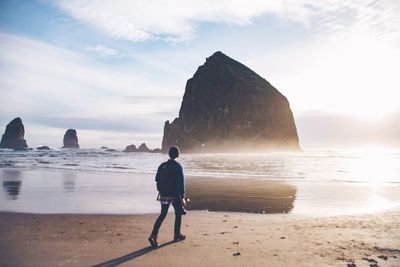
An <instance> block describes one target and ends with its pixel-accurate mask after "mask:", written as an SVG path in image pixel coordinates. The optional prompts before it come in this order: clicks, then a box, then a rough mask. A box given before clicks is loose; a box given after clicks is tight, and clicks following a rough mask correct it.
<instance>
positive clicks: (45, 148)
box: [36, 146, 50, 150]
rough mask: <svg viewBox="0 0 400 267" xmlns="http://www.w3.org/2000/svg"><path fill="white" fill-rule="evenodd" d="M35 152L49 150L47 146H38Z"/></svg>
mask: <svg viewBox="0 0 400 267" xmlns="http://www.w3.org/2000/svg"><path fill="white" fill-rule="evenodd" d="M36 150H50V147H48V146H38V147H37V148H36Z"/></svg>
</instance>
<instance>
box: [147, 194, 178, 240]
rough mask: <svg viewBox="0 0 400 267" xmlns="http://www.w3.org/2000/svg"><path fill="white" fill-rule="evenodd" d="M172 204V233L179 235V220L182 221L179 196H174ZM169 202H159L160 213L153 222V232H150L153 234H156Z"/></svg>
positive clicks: (165, 214)
mask: <svg viewBox="0 0 400 267" xmlns="http://www.w3.org/2000/svg"><path fill="white" fill-rule="evenodd" d="M172 206H173V207H174V210H175V227H174V235H175V236H179V234H180V233H181V221H182V203H181V200H180V199H179V198H175V199H174V200H173V201H172ZM168 208H169V204H161V213H160V216H158V218H157V220H156V222H155V223H154V227H153V232H152V233H151V234H152V235H153V236H157V235H158V230H160V227H161V224H162V222H163V221H164V219H165V217H166V216H167V213H168Z"/></svg>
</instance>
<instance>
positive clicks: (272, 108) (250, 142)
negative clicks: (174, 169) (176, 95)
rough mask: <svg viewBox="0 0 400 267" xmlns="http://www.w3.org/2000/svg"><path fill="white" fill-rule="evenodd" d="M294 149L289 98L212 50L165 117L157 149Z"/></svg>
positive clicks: (296, 146)
mask: <svg viewBox="0 0 400 267" xmlns="http://www.w3.org/2000/svg"><path fill="white" fill-rule="evenodd" d="M170 146H178V147H179V148H180V149H181V151H183V152H200V151H207V152H219V151H220V152H223V151H262V150H270V149H285V150H287V149H294V150H297V149H300V146H299V139H298V136H297V130H296V125H295V122H294V119H293V114H292V111H291V110H290V106H289V102H288V100H287V99H286V97H285V96H284V95H282V94H281V93H280V92H279V91H278V90H277V89H276V88H275V87H273V86H272V85H271V84H270V83H269V82H268V81H266V80H265V79H264V78H262V77H261V76H259V75H258V74H257V73H255V72H254V71H252V70H251V69H249V68H248V67H246V66H244V65H243V64H241V63H239V62H237V61H236V60H233V59H232V58H230V57H228V56H226V55H225V54H223V53H222V52H216V53H214V54H213V55H212V56H210V57H209V58H207V59H206V62H205V63H204V65H202V66H200V67H199V68H198V69H197V71H196V73H195V74H194V76H193V77H192V78H191V79H189V80H188V81H187V83H186V88H185V94H184V96H183V101H182V105H181V108H180V111H179V117H178V118H176V119H175V120H174V121H173V122H172V123H170V122H169V121H166V122H165V125H164V137H163V142H162V150H163V151H164V152H165V151H167V150H168V148H169V147H170Z"/></svg>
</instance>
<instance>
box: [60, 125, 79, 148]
mask: <svg viewBox="0 0 400 267" xmlns="http://www.w3.org/2000/svg"><path fill="white" fill-rule="evenodd" d="M62 148H79V143H78V134H77V133H76V130H75V129H68V130H67V131H66V132H65V134H64V146H63V147H62Z"/></svg>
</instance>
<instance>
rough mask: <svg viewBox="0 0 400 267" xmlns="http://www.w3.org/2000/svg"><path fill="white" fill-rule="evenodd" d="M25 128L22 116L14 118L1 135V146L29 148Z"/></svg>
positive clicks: (20, 148)
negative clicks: (25, 137)
mask: <svg viewBox="0 0 400 267" xmlns="http://www.w3.org/2000/svg"><path fill="white" fill-rule="evenodd" d="M24 135H25V128H24V125H23V124H22V120H21V118H15V119H13V120H12V121H11V122H10V123H9V124H8V125H7V127H6V131H5V132H4V134H3V136H2V137H1V142H0V148H11V149H15V150H27V149H28V145H27V144H26V141H25V139H24Z"/></svg>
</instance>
